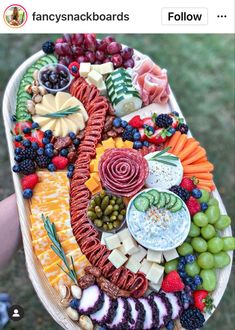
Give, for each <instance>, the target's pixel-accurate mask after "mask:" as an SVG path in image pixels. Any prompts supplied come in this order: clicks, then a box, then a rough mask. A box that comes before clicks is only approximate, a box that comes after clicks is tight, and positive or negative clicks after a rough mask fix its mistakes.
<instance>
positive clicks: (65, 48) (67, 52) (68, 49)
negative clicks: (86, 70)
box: [55, 33, 134, 68]
mask: <svg viewBox="0 0 235 330" xmlns="http://www.w3.org/2000/svg"><path fill="white" fill-rule="evenodd" d="M55 53H56V54H57V55H58V57H59V63H61V64H64V65H66V66H68V65H69V64H70V63H71V62H73V61H76V62H78V63H82V62H90V63H91V64H102V63H106V62H112V63H113V65H114V67H115V68H119V67H124V68H133V66H134V60H133V54H134V51H133V49H132V48H129V47H125V48H122V45H121V44H120V43H118V42H116V41H115V39H114V38H113V37H110V36H109V37H105V38H103V39H102V40H97V39H96V36H95V34H92V33H88V34H81V33H77V34H64V36H63V38H60V39H57V40H56V42H55Z"/></svg>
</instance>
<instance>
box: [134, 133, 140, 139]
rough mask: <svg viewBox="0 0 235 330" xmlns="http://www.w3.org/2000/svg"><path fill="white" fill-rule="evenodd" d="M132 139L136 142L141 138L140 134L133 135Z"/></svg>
mask: <svg viewBox="0 0 235 330" xmlns="http://www.w3.org/2000/svg"><path fill="white" fill-rule="evenodd" d="M133 138H134V140H136V141H138V140H139V139H140V138H141V135H140V133H139V132H137V133H134V135H133Z"/></svg>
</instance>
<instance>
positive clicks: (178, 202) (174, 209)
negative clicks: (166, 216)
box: [169, 198, 183, 212]
mask: <svg viewBox="0 0 235 330" xmlns="http://www.w3.org/2000/svg"><path fill="white" fill-rule="evenodd" d="M182 207H183V202H182V200H181V199H179V198H176V203H175V204H174V206H173V207H172V208H171V209H170V210H169V211H171V212H177V211H179V210H181V209H182Z"/></svg>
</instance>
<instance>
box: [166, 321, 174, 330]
mask: <svg viewBox="0 0 235 330" xmlns="http://www.w3.org/2000/svg"><path fill="white" fill-rule="evenodd" d="M174 327H175V326H174V322H173V321H172V320H170V321H169V322H168V323H167V325H166V329H167V330H173V329H174Z"/></svg>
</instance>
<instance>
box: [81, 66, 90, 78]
mask: <svg viewBox="0 0 235 330" xmlns="http://www.w3.org/2000/svg"><path fill="white" fill-rule="evenodd" d="M90 70H91V63H80V68H79V73H80V76H81V77H87V76H88V73H89V72H90Z"/></svg>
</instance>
